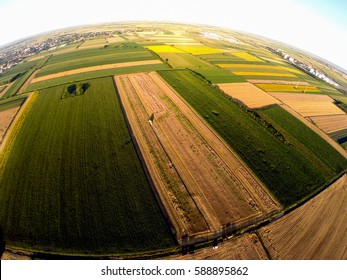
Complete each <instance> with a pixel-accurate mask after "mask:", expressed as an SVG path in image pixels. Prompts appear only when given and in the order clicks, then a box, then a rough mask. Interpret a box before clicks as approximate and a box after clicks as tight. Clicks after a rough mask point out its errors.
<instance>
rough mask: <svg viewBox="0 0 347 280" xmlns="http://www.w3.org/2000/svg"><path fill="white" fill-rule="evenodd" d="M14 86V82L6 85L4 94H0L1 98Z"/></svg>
mask: <svg viewBox="0 0 347 280" xmlns="http://www.w3.org/2000/svg"><path fill="white" fill-rule="evenodd" d="M13 84H14V82H12V83H9V84H6V88H5V89H4V90H3V91H2V92H0V98H1V97H3V96H4V95H5V94H6V92H7V91H8V90H9V89H10V88H11V87H12V85H13Z"/></svg>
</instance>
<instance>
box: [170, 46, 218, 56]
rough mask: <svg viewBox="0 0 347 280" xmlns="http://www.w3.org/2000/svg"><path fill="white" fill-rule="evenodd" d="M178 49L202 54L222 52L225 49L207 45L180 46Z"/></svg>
mask: <svg viewBox="0 0 347 280" xmlns="http://www.w3.org/2000/svg"><path fill="white" fill-rule="evenodd" d="M177 48H178V49H180V50H182V51H185V52H188V53H190V54H193V55H200V54H211V53H222V52H224V51H223V50H219V49H215V48H210V47H206V46H203V45H202V46H179V47H177Z"/></svg>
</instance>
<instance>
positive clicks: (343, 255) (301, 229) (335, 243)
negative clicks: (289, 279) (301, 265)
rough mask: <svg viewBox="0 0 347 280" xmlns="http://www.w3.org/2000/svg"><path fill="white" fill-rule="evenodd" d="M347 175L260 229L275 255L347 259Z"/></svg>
mask: <svg viewBox="0 0 347 280" xmlns="http://www.w3.org/2000/svg"><path fill="white" fill-rule="evenodd" d="M346 209H347V176H346V175H344V176H343V177H341V178H340V179H339V180H338V181H336V182H335V183H334V184H332V185H331V186H330V187H329V188H328V189H326V190H325V191H323V192H322V193H320V194H319V195H317V196H316V197H314V198H313V199H312V200H310V201H309V202H307V203H306V204H304V205H302V206H301V207H299V208H298V209H296V210H294V211H293V212H291V213H290V214H288V215H286V216H284V217H282V218H280V219H279V220H277V221H275V222H273V223H271V224H269V225H268V226H265V227H264V228H262V229H260V230H259V232H260V235H261V237H262V239H263V241H264V243H265V245H266V247H267V248H268V251H269V253H270V255H271V256H272V258H274V259H347V215H346Z"/></svg>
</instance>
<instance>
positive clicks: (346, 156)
mask: <svg viewBox="0 0 347 280" xmlns="http://www.w3.org/2000/svg"><path fill="white" fill-rule="evenodd" d="M279 106H281V108H283V109H284V110H286V111H287V112H288V113H290V114H291V115H292V116H294V117H295V118H297V119H298V120H299V121H301V122H302V123H304V124H305V125H306V126H307V127H309V128H310V129H311V130H313V131H314V132H315V133H317V134H318V135H319V136H320V137H321V138H323V139H324V140H325V141H326V142H327V143H329V144H330V145H331V146H332V147H333V148H334V149H335V150H337V151H338V152H339V153H340V154H341V155H342V156H343V157H344V158H345V159H347V152H346V151H345V150H344V149H343V148H342V147H341V146H340V145H339V144H338V143H336V142H335V141H334V140H333V139H331V138H330V137H329V136H328V135H326V134H325V132H323V131H322V130H320V129H319V128H318V127H317V126H316V125H314V124H313V123H311V122H310V121H308V120H307V119H306V118H305V117H303V116H302V115H301V114H299V113H298V112H296V111H295V110H294V109H293V108H291V107H289V106H288V105H286V104H282V105H279Z"/></svg>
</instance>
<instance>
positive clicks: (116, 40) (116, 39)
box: [106, 36, 125, 44]
mask: <svg viewBox="0 0 347 280" xmlns="http://www.w3.org/2000/svg"><path fill="white" fill-rule="evenodd" d="M106 41H107V43H109V44H111V43H121V42H124V41H125V40H124V39H123V38H122V37H119V36H113V37H109V38H106Z"/></svg>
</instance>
